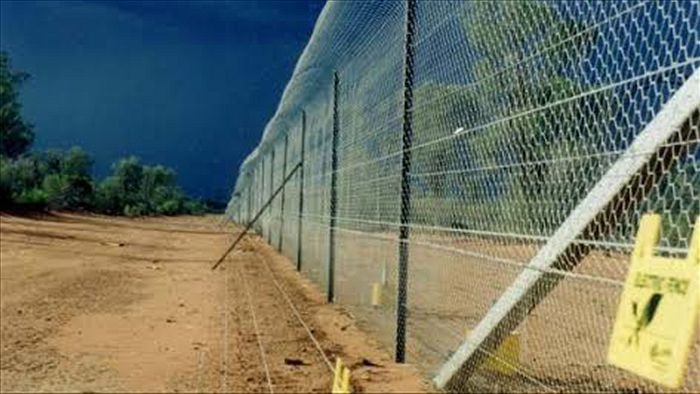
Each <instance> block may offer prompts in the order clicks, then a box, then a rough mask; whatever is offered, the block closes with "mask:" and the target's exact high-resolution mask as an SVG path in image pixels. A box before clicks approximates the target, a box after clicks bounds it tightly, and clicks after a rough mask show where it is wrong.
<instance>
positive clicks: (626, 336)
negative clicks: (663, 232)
mask: <svg viewBox="0 0 700 394" xmlns="http://www.w3.org/2000/svg"><path fill="white" fill-rule="evenodd" d="M660 229H661V217H660V216H659V215H651V214H650V215H644V216H643V217H642V221H641V224H640V227H639V231H638V232H637V240H636V243H635V246H634V250H633V252H632V261H631V264H630V267H629V273H628V274H627V280H626V281H625V286H624V289H623V291H622V296H621V297H620V305H619V307H618V310H617V318H616V320H615V325H614V327H613V332H612V335H611V338H610V348H609V349H608V362H609V363H611V364H613V365H615V366H618V367H620V368H623V369H626V370H628V371H631V372H634V373H636V374H639V375H641V376H643V377H645V378H648V379H651V380H653V381H655V382H658V383H660V384H663V385H665V386H668V387H670V388H679V387H681V385H682V384H683V375H684V373H685V369H686V368H687V365H688V356H689V353H690V348H691V346H692V341H693V332H694V331H695V327H696V325H697V319H698V309H700V290H698V286H699V284H700V217H698V218H697V220H696V222H695V233H694V234H693V238H692V242H691V246H690V249H689V250H688V255H687V257H686V258H685V259H671V258H666V257H659V256H655V255H654V248H655V247H656V245H657V243H658V241H659V237H660Z"/></svg>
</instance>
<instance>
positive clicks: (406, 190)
mask: <svg viewBox="0 0 700 394" xmlns="http://www.w3.org/2000/svg"><path fill="white" fill-rule="evenodd" d="M415 19H416V0H407V2H406V40H405V45H406V46H405V53H404V82H403V139H402V142H403V146H402V155H401V218H400V221H401V226H400V227H399V272H398V274H399V278H398V289H397V297H396V362H397V363H403V362H405V361H406V315H407V312H408V301H407V299H408V294H407V292H408V236H409V227H408V225H409V223H410V221H411V179H410V176H411V145H412V144H413V58H414V55H415V48H414V42H413V40H414V34H415V26H416V25H415Z"/></svg>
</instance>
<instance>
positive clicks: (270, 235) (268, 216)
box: [267, 146, 275, 246]
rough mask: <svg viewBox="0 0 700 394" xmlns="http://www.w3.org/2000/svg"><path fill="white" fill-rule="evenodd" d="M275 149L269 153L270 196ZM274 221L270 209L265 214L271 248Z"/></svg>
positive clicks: (273, 180)
mask: <svg viewBox="0 0 700 394" xmlns="http://www.w3.org/2000/svg"><path fill="white" fill-rule="evenodd" d="M274 187H275V147H274V146H273V147H272V152H270V196H271V195H272V191H273V190H275V189H274ZM273 220H274V217H273V213H272V209H270V210H269V211H268V213H267V244H268V245H270V246H272V221H273Z"/></svg>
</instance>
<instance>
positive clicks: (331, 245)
mask: <svg viewBox="0 0 700 394" xmlns="http://www.w3.org/2000/svg"><path fill="white" fill-rule="evenodd" d="M338 126H339V123H338V72H337V71H336V72H334V73H333V136H332V137H333V139H332V142H331V206H330V211H331V212H330V228H329V232H328V249H329V250H328V302H333V299H334V298H335V224H336V220H335V216H336V214H337V210H338V207H337V203H338V201H337V199H338V192H337V190H336V189H337V182H338V174H337V171H338Z"/></svg>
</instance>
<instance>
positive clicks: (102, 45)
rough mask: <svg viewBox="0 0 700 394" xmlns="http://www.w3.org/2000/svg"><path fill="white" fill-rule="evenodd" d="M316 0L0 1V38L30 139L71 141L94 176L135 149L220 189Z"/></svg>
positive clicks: (312, 16) (196, 188)
mask: <svg viewBox="0 0 700 394" xmlns="http://www.w3.org/2000/svg"><path fill="white" fill-rule="evenodd" d="M321 8H323V2H322V1H287V0H283V1H261V2H253V1H240V2H224V1H193V2H185V1H147V2H137V1H70V2H60V1H39V2H31V1H26V0H23V1H17V2H15V1H7V0H2V1H0V47H1V48H2V49H3V50H6V51H8V52H9V54H10V57H11V59H12V61H13V65H14V66H15V68H17V69H20V70H23V71H27V72H29V73H30V74H31V75H32V78H31V80H30V81H29V83H28V84H27V85H26V86H25V87H24V89H23V90H22V102H23V104H24V114H25V117H26V118H27V119H28V120H29V121H30V122H32V123H34V125H35V126H36V129H35V131H36V133H37V141H36V144H35V147H37V148H40V149H41V148H47V147H57V148H67V147H70V146H73V145H80V146H82V147H84V148H85V149H86V150H87V151H89V152H90V153H91V154H92V155H93V156H94V157H95V159H96V166H95V170H96V174H97V175H98V176H104V175H105V174H106V173H107V172H108V170H109V166H110V164H111V163H112V162H113V161H115V160H116V159H117V158H119V157H122V156H125V155H129V154H134V155H137V156H139V157H141V158H142V159H143V160H144V161H145V162H147V163H162V164H165V165H168V166H171V167H173V168H174V169H175V170H176V171H177V172H178V174H179V179H180V182H181V183H182V184H183V185H184V187H185V189H186V190H187V191H188V192H189V193H191V194H194V195H198V196H203V197H214V198H218V199H221V200H224V201H227V200H228V192H229V190H230V187H231V186H232V185H233V182H234V177H235V175H236V173H237V169H238V166H239V164H240V162H241V161H242V160H243V159H244V158H245V156H246V155H247V154H248V153H249V152H250V151H251V150H252V149H253V147H254V146H255V145H256V144H257V142H258V140H259V138H260V135H261V133H262V130H263V128H264V126H265V124H266V122H267V120H268V119H269V118H270V117H271V116H272V114H273V113H274V111H275V109H276V106H277V103H278V101H279V98H280V96H281V94H282V90H283V89H284V86H285V85H286V82H287V80H288V79H289V77H290V76H291V74H292V70H293V68H294V65H295V63H296V60H297V58H298V57H299V55H300V54H301V51H302V50H303V48H304V45H305V44H306V41H307V40H308V38H309V36H310V35H311V31H312V30H313V25H314V22H315V20H316V17H317V16H318V14H319V12H320V10H321Z"/></svg>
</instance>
